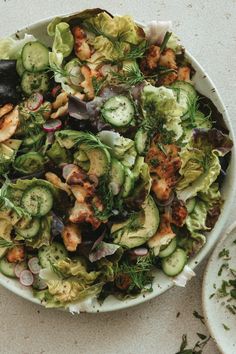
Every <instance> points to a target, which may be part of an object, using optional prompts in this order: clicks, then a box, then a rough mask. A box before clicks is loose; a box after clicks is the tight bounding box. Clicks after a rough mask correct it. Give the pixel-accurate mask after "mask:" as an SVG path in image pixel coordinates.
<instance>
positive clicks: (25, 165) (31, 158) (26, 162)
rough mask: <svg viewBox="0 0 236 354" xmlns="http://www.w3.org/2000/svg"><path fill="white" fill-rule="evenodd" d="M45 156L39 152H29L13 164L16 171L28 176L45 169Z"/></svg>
mask: <svg viewBox="0 0 236 354" xmlns="http://www.w3.org/2000/svg"><path fill="white" fill-rule="evenodd" d="M44 162H45V159H44V156H43V155H41V154H39V153H38V152H34V151H31V152H27V153H26V154H23V155H20V156H18V157H17V158H16V159H15V161H14V164H13V167H14V169H15V170H16V171H18V172H21V173H22V174H25V175H28V174H31V173H35V172H38V171H41V170H42V169H43V167H44Z"/></svg>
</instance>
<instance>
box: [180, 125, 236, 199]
mask: <svg viewBox="0 0 236 354" xmlns="http://www.w3.org/2000/svg"><path fill="white" fill-rule="evenodd" d="M231 148H232V141H231V139H230V138H229V137H228V136H227V135H225V134H223V133H222V132H221V131H219V130H217V129H215V128H214V129H210V130H206V129H194V133H193V136H192V139H191V140H190V141H189V143H188V144H187V145H186V146H185V147H183V149H182V150H181V153H180V157H181V160H182V165H181V169H180V175H181V179H180V181H179V183H178V184H177V190H178V191H179V192H178V197H179V199H182V200H184V201H185V200H187V199H189V198H192V197H194V196H196V195H197V193H198V192H201V191H204V192H207V191H208V189H209V187H210V186H211V185H212V183H213V182H215V180H216V179H217V177H218V175H219V173H220V170H221V166H220V161H219V156H224V155H225V154H226V153H228V152H229V151H230V149H231Z"/></svg>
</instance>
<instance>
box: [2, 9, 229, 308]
mask: <svg viewBox="0 0 236 354" xmlns="http://www.w3.org/2000/svg"><path fill="white" fill-rule="evenodd" d="M81 11H83V10H81ZM79 12H80V11H79V10H78V11H75V12H72V13H64V14H58V15H54V16H50V17H46V18H43V19H41V20H39V21H37V22H33V23H31V24H29V25H27V26H26V27H23V28H22V29H20V30H18V31H16V32H15V33H13V34H11V35H9V37H12V38H15V37H17V38H19V36H21V35H23V34H24V33H30V32H31V31H34V30H37V29H39V28H40V27H43V26H44V27H46V26H47V24H48V23H49V22H50V21H51V20H52V19H54V18H55V17H62V18H63V17H66V16H72V15H75V14H77V13H79ZM115 15H116V16H120V15H117V14H115ZM134 20H135V23H136V24H137V25H139V26H141V27H144V26H145V25H146V24H145V23H143V22H139V21H137V20H136V19H134ZM185 54H186V57H187V58H188V59H189V60H190V62H191V64H193V66H194V68H195V69H196V72H199V73H201V74H202V75H203V76H204V77H205V80H206V81H208V84H209V85H210V86H211V87H212V89H214V98H215V101H216V102H217V103H218V104H219V105H220V106H221V107H222V111H221V113H222V115H223V118H224V122H225V123H226V125H227V128H228V130H229V135H230V137H231V139H232V141H233V148H232V150H231V158H230V164H229V167H230V170H232V171H231V174H232V173H233V175H236V140H235V136H234V130H233V127H232V124H231V121H230V117H229V114H228V112H227V109H226V107H225V105H224V102H223V100H222V98H221V96H220V94H219V92H218V90H217V88H216V87H215V85H214V83H213V81H212V80H211V78H210V77H209V75H208V74H207V72H206V71H205V70H204V69H203V67H202V66H201V64H199V62H198V61H197V60H196V59H195V58H194V57H193V56H192V55H191V54H190V53H189V52H188V50H185ZM233 181H234V180H233ZM231 187H232V188H231V193H230V195H229V197H228V199H227V203H224V207H223V209H222V212H221V214H220V217H219V219H218V222H217V224H216V226H215V227H214V228H213V230H212V231H211V232H210V237H212V236H213V235H214V242H213V244H210V242H206V244H205V245H204V247H203V248H202V249H201V250H200V251H199V252H198V253H197V254H196V256H194V257H193V258H191V259H190V261H189V262H188V265H189V266H190V267H191V268H192V269H195V268H196V267H197V266H198V265H199V263H201V262H202V261H203V260H204V258H205V257H207V255H209V253H210V251H211V250H212V249H213V247H215V246H216V244H217V242H218V241H219V240H220V233H221V231H222V229H223V227H224V225H225V223H226V221H227V215H228V214H229V212H230V208H231V205H232V203H233V200H234V196H235V194H236V180H235V181H234V182H233V184H232V186H231ZM166 279H168V278H167V277H166ZM153 283H155V280H154V281H153ZM0 285H2V286H4V287H5V288H6V289H8V290H10V291H11V292H13V293H14V294H16V295H18V296H20V297H22V298H24V299H26V300H28V301H31V302H32V303H35V304H38V305H41V306H43V305H42V303H41V302H40V300H38V299H37V298H35V297H33V295H32V293H29V292H28V291H26V290H27V289H21V291H20V293H19V288H17V287H16V286H15V285H14V283H13V284H12V279H10V278H6V277H5V276H4V275H3V274H0ZM173 286H174V283H173V281H172V280H171V279H169V280H168V281H166V282H165V284H164V286H163V285H162V286H161V287H158V288H157V290H153V292H150V293H145V294H140V295H139V296H138V297H136V298H131V299H127V300H122V301H121V300H118V299H116V298H115V297H113V296H112V297H111V298H113V299H114V301H115V303H114V304H112V305H106V306H105V304H106V300H105V301H104V303H103V304H102V305H96V306H94V305H93V306H89V307H88V308H86V309H85V310H81V312H87V313H100V312H104V313H105V312H113V311H118V310H122V309H126V308H129V307H133V306H136V305H139V304H142V303H144V302H146V301H148V300H151V299H153V298H155V297H157V296H160V295H161V294H163V293H164V292H166V291H167V290H168V289H170V288H172V287H173ZM109 297H110V296H109Z"/></svg>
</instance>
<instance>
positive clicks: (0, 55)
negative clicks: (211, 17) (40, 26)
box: [0, 34, 36, 59]
mask: <svg viewBox="0 0 236 354" xmlns="http://www.w3.org/2000/svg"><path fill="white" fill-rule="evenodd" d="M32 41H36V38H35V37H34V36H33V35H31V34H25V36H24V38H23V39H13V38H11V37H8V38H3V39H0V59H17V58H19V57H20V54H21V51H22V48H23V47H24V45H25V44H26V43H28V42H32Z"/></svg>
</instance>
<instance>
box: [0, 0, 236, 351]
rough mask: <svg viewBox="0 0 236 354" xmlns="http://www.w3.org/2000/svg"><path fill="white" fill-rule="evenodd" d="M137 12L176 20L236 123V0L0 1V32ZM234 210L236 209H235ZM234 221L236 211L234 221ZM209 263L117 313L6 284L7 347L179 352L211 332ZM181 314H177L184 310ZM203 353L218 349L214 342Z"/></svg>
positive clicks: (1, 320) (2, 299)
mask: <svg viewBox="0 0 236 354" xmlns="http://www.w3.org/2000/svg"><path fill="white" fill-rule="evenodd" d="M97 6H100V7H103V8H106V9H107V10H110V11H111V12H113V13H119V14H132V15H133V16H134V17H135V18H136V19H137V20H140V21H144V22H146V21H148V20H153V19H157V18H158V19H168V20H169V19H171V20H172V21H173V24H174V29H175V31H176V32H177V33H178V34H179V36H180V38H181V39H182V42H183V43H184V45H185V46H186V47H187V48H188V49H189V51H190V52H191V53H192V54H193V55H194V56H195V57H196V59H198V60H199V62H200V63H201V64H202V66H203V67H204V68H205V69H206V71H207V72H208V74H209V75H210V77H211V78H212V79H213V81H214V82H215V85H216V87H217V88H218V90H219V92H220V94H221V96H222V98H223V101H224V102H225V105H226V107H227V108H228V111H229V114H230V116H231V119H232V121H233V123H234V128H235V129H236V116H235V112H236V83H235V72H236V50H235V49H236V1H235V0H228V1H221V0H207V1H203V0H198V1H193V0H192V1H191V0H189V1H186V0H182V1H179V0H168V1H167V0H165V1H164V0H159V1H155V0H152V1H150V0H146V1H138V0H137V1H136V0H130V1H115V0H113V1H111V0H110V1H109V0H103V1H99V0H97V1H93V0H90V1H85V0H80V1H75V0H73V1H72V0H66V1H65V0H57V1H51V0H50V1H49V0H48V1H46V0H42V1H36V0H30V1H29V0H5V1H3V0H0V16H1V27H0V37H3V36H5V35H7V34H9V33H12V32H15V31H16V30H17V29H19V28H22V27H25V26H26V25H28V24H30V23H32V22H35V21H38V20H40V19H41V18H45V17H50V16H53V15H58V14H62V13H66V12H73V11H77V10H82V9H84V8H88V7H91V8H92V7H97ZM234 210H235V209H234ZM233 220H235V212H234V211H233V212H232V214H231V215H230V216H229V219H228V224H229V223H230V222H232V221H233ZM205 264H206V262H204V263H203V264H202V265H201V266H200V267H199V268H198V269H197V277H196V278H194V279H193V280H192V281H191V283H189V284H188V286H187V287H186V289H179V288H175V289H171V290H170V291H169V292H167V293H165V294H164V295H162V296H160V297H158V298H156V299H154V300H152V301H150V302H148V303H145V304H143V305H140V306H137V307H135V308H131V309H129V310H124V311H121V312H116V313H110V314H98V315H89V314H82V315H80V316H79V317H76V316H72V315H70V314H67V313H63V312H60V311H54V310H45V309H43V308H41V307H39V306H36V305H33V304H31V303H29V302H26V301H25V300H23V299H21V298H19V297H17V296H16V295H14V294H12V293H10V292H9V291H7V290H5V289H4V288H2V287H1V288H0V311H1V317H0V327H1V339H0V353H2V354H5V353H6V354H11V353H14V354H18V353H19V354H31V353H33V354H36V353H37V354H39V353H50V354H54V353H58V354H61V353H71V354H72V353H80V354H87V353H93V354H116V353H122V354H141V353H142V354H143V353H147V354H174V353H176V352H177V351H178V350H179V346H180V343H181V337H182V334H183V333H186V334H187V335H188V341H189V347H191V346H192V347H193V345H194V343H195V342H196V341H197V339H198V337H197V336H196V332H200V333H206V329H205V327H204V326H203V325H202V324H201V322H200V321H199V320H198V319H196V318H195V317H194V316H193V315H192V313H193V311H194V310H197V311H198V312H199V313H202V309H201V283H202V274H203V271H204V268H205ZM178 312H180V315H179V317H178V318H176V315H177V313H178ZM204 353H207V354H217V353H219V351H218V350H217V349H216V346H215V344H214V343H213V342H210V343H209V344H208V346H207V347H206V349H205V350H204Z"/></svg>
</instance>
